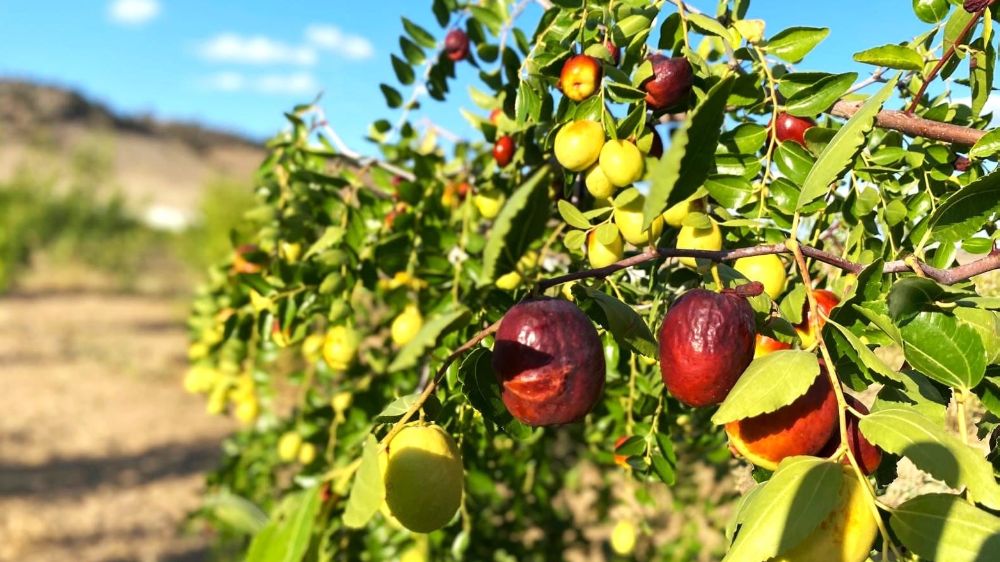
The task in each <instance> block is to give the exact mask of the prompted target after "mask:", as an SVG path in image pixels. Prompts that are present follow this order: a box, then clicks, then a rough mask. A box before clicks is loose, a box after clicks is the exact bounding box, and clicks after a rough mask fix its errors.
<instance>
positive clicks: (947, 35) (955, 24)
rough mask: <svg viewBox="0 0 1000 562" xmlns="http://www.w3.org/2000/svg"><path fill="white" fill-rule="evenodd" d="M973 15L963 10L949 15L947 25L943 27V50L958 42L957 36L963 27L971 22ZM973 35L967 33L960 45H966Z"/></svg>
mask: <svg viewBox="0 0 1000 562" xmlns="http://www.w3.org/2000/svg"><path fill="white" fill-rule="evenodd" d="M972 17H973V15H972V14H970V13H969V12H966V11H965V10H955V11H953V12H952V13H951V17H950V18H948V23H946V24H945V25H944V50H945V51H947V50H948V49H950V48H952V47H953V46H955V42H956V41H957V40H958V36H959V35H961V33H962V30H963V29H965V26H966V25H967V24H968V23H969V22H970V21H972ZM973 35H975V33H974V32H973V33H969V34H968V35H966V36H965V38H964V39H963V40H962V44H965V43H968V41H969V38H970V37H972V36H973Z"/></svg>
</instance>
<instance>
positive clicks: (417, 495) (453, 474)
mask: <svg viewBox="0 0 1000 562" xmlns="http://www.w3.org/2000/svg"><path fill="white" fill-rule="evenodd" d="M379 460H380V464H384V468H383V481H384V483H385V505H386V507H388V509H389V512H390V513H391V514H392V516H393V517H395V518H396V520H397V521H399V523H400V524H402V525H403V526H404V527H406V528H407V529H409V530H411V531H413V532H415V533H430V532H431V531H436V530H438V529H440V528H441V527H444V526H445V525H446V524H447V523H448V521H451V518H452V517H454V516H455V512H457V511H458V508H459V506H460V505H461V503H462V490H463V488H464V484H463V481H464V470H463V467H462V455H461V453H460V452H459V451H458V447H457V446H456V445H455V440H454V439H452V438H451V436H450V435H448V434H447V433H445V431H444V430H443V429H441V428H440V427H439V426H436V425H426V426H416V425H412V426H407V427H404V428H403V429H402V430H401V431H400V432H399V433H398V434H397V435H396V436H395V437H394V438H393V439H392V441H390V442H389V445H388V447H387V449H386V453H385V455H384V456H383V457H382V458H380V459H379Z"/></svg>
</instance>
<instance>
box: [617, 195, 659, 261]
mask: <svg viewBox="0 0 1000 562" xmlns="http://www.w3.org/2000/svg"><path fill="white" fill-rule="evenodd" d="M631 189H635V188H631ZM622 196H623V197H624V195H622ZM645 204H646V198H645V197H644V196H642V195H638V196H636V198H635V199H632V200H631V201H629V202H628V203H627V204H625V205H622V206H621V207H615V210H614V213H613V214H614V219H615V224H616V225H618V230H620V231H621V233H622V236H623V237H624V238H625V240H626V241H627V242H628V243H629V244H632V245H633V246H636V247H639V246H644V245H646V244H648V243H649V241H650V238H652V240H654V241H656V240H659V238H660V234H662V233H663V217H660V216H657V217H656V218H655V219H653V222H652V223H651V224H650V225H649V228H648V229H647V230H643V229H642V222H643V212H642V209H643V206H644V205H645Z"/></svg>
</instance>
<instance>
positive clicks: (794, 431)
mask: <svg viewBox="0 0 1000 562" xmlns="http://www.w3.org/2000/svg"><path fill="white" fill-rule="evenodd" d="M837 423H838V417H837V397H836V395H835V394H834V392H833V387H832V386H831V385H830V378H829V376H828V375H827V374H826V368H825V367H824V366H823V365H822V364H820V372H819V375H817V377H816V380H815V381H813V383H812V386H810V387H809V390H807V391H806V393H805V394H803V395H802V396H800V397H798V398H796V399H795V401H794V402H792V403H791V404H789V405H787V406H783V407H781V408H778V409H777V410H775V411H773V412H768V413H766V414H761V415H759V416H755V417H752V418H745V419H742V420H737V421H734V422H730V423H727V424H726V433H727V434H728V435H729V442H730V444H731V445H732V446H733V448H735V449H736V451H738V452H739V453H740V454H741V455H743V457H744V458H745V459H747V460H748V461H750V462H752V463H753V464H755V465H757V466H759V467H762V468H766V469H768V470H774V469H775V468H777V467H778V463H780V462H781V461H782V459H784V458H786V457H792V456H795V455H815V454H816V453H818V452H819V451H820V449H822V448H823V446H824V445H826V442H827V441H828V440H829V439H830V436H831V435H833V434H834V432H835V431H836V429H837Z"/></svg>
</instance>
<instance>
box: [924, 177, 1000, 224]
mask: <svg viewBox="0 0 1000 562" xmlns="http://www.w3.org/2000/svg"><path fill="white" fill-rule="evenodd" d="M998 212H1000V173H998V172H993V173H992V174H989V175H988V176H984V177H982V178H980V179H978V180H976V181H974V182H972V183H970V184H969V185H967V186H965V187H963V188H962V189H960V190H958V191H956V192H954V193H952V194H951V195H950V196H949V197H948V198H947V199H945V200H944V202H943V203H941V204H940V205H938V207H937V209H936V210H935V211H934V213H933V214H932V215H931V217H930V219H928V222H929V224H930V225H931V234H930V236H931V238H932V239H935V240H941V239H943V240H950V241H958V240H962V239H964V238H968V237H970V236H972V235H973V234H975V233H977V232H979V231H980V230H981V229H982V228H983V226H984V225H985V224H986V223H987V222H989V221H990V219H991V218H992V217H994V216H995V215H996V214H997V213H998Z"/></svg>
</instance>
